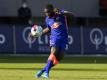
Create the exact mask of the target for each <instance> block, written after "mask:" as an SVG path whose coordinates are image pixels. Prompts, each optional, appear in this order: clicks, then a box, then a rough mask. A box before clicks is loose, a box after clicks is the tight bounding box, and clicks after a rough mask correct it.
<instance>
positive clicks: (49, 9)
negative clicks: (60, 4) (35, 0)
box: [44, 4, 55, 18]
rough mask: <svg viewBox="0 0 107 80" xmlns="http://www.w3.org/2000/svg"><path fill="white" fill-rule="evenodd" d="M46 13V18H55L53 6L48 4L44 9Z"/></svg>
mask: <svg viewBox="0 0 107 80" xmlns="http://www.w3.org/2000/svg"><path fill="white" fill-rule="evenodd" d="M44 13H45V15H46V16H48V17H50V18H51V17H53V16H54V15H55V12H54V7H53V5H52V4H47V5H46V7H45V9H44Z"/></svg>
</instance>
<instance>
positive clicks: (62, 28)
mask: <svg viewBox="0 0 107 80" xmlns="http://www.w3.org/2000/svg"><path fill="white" fill-rule="evenodd" d="M45 21H46V25H47V27H48V28H49V29H50V30H51V34H50V41H51V42H50V43H54V42H56V41H58V40H60V41H62V42H63V43H65V44H68V32H67V26H66V21H65V16H64V15H63V14H56V15H55V16H54V17H53V18H49V17H46V20H45Z"/></svg>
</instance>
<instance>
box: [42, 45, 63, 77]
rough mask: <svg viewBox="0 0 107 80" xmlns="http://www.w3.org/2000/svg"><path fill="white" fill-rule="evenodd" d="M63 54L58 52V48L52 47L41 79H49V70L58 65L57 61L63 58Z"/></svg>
mask: <svg viewBox="0 0 107 80" xmlns="http://www.w3.org/2000/svg"><path fill="white" fill-rule="evenodd" d="M63 56H64V53H63V52H62V51H61V50H60V48H57V47H52V48H51V54H50V56H49V58H48V63H47V66H46V67H45V74H44V75H43V77H45V78H48V77H49V71H50V70H51V68H52V67H53V66H55V65H57V64H58V63H59V61H60V60H61V59H62V58H63Z"/></svg>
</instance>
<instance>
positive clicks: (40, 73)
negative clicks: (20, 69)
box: [35, 71, 43, 78]
mask: <svg viewBox="0 0 107 80" xmlns="http://www.w3.org/2000/svg"><path fill="white" fill-rule="evenodd" d="M42 73H43V72H42V71H39V72H38V73H37V74H36V75H35V77H36V78H40V77H41V75H42Z"/></svg>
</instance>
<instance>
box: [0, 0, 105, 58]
mask: <svg viewBox="0 0 107 80" xmlns="http://www.w3.org/2000/svg"><path fill="white" fill-rule="evenodd" d="M46 4H53V5H54V6H55V7H57V8H59V9H64V10H67V11H71V12H73V14H74V15H67V18H68V28H69V46H68V50H67V52H66V56H69V55H70V56H71V57H72V56H100V57H101V56H105V55H107V0H63V1H62V0H57V1H56V0H0V55H1V56H2V55H15V56H16V55H20V56H22V55H25V56H26V55H41V56H43V55H49V51H50V49H49V37H48V35H45V36H42V37H39V38H38V39H36V40H34V41H32V42H31V43H29V41H28V40H27V35H28V32H29V31H30V28H31V27H32V25H34V24H38V25H41V26H44V25H45V23H44V22H45V20H44V19H45V18H44V14H43V9H44V7H45V5H46Z"/></svg>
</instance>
